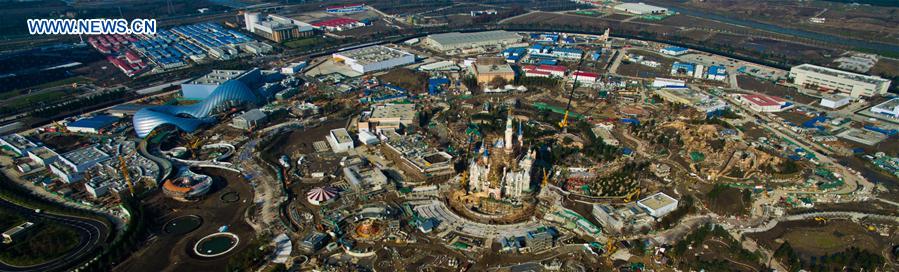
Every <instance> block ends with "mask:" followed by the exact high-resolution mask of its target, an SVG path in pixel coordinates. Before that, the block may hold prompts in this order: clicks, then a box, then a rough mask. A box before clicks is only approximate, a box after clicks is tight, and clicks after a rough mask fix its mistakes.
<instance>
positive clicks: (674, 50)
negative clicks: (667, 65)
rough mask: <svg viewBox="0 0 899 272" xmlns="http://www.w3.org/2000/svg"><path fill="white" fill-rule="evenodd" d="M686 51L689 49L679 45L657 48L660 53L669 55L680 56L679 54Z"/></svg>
mask: <svg viewBox="0 0 899 272" xmlns="http://www.w3.org/2000/svg"><path fill="white" fill-rule="evenodd" d="M687 51H689V50H688V49H686V48H683V47H680V46H669V47H665V48H662V49H659V52H661V53H662V54H665V55H670V56H680V55H683V54H686V53H687Z"/></svg>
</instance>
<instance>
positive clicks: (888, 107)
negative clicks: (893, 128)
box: [871, 98, 899, 118]
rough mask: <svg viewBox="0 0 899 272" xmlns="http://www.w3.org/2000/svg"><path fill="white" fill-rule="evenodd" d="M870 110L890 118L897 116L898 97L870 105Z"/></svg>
mask: <svg viewBox="0 0 899 272" xmlns="http://www.w3.org/2000/svg"><path fill="white" fill-rule="evenodd" d="M871 112H873V113H877V114H883V115H886V116H889V117H892V118H899V98H893V99H890V100H887V101H886V102H883V103H880V104H878V105H877V106H874V107H871Z"/></svg>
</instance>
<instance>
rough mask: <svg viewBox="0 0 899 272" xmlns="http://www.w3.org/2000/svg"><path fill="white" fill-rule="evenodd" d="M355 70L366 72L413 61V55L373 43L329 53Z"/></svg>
mask: <svg viewBox="0 0 899 272" xmlns="http://www.w3.org/2000/svg"><path fill="white" fill-rule="evenodd" d="M331 57H333V58H334V59H335V60H336V61H342V62H343V63H344V64H346V65H347V66H349V67H350V68H352V69H353V70H354V71H356V72H360V73H367V72H371V71H378V70H384V69H390V68H393V67H397V66H402V65H406V64H411V63H414V62H415V55H413V54H410V53H408V52H405V51H400V50H397V49H393V48H390V47H386V46H382V45H375V46H369V47H363V48H358V49H353V50H349V51H343V52H337V53H334V54H332V55H331Z"/></svg>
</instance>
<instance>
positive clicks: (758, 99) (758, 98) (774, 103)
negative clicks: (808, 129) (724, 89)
mask: <svg viewBox="0 0 899 272" xmlns="http://www.w3.org/2000/svg"><path fill="white" fill-rule="evenodd" d="M734 96H735V98H736V99H737V101H739V102H740V103H741V104H743V105H746V106H749V108H750V109H752V110H754V111H757V112H781V111H784V110H786V109H789V108H791V107H793V103H791V102H789V101H787V100H786V99H783V98H780V97H777V96H769V95H763V94H737V95H734Z"/></svg>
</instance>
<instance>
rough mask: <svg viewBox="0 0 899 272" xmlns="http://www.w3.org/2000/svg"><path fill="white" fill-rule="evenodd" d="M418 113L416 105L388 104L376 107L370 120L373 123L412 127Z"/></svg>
mask: <svg viewBox="0 0 899 272" xmlns="http://www.w3.org/2000/svg"><path fill="white" fill-rule="evenodd" d="M417 114H418V112H417V111H416V110H415V104H388V105H381V106H376V107H375V108H374V110H373V111H372V113H371V117H369V118H368V121H369V122H372V123H400V124H403V125H404V126H411V125H412V123H413V122H414V121H415V116H416V115H417Z"/></svg>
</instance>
